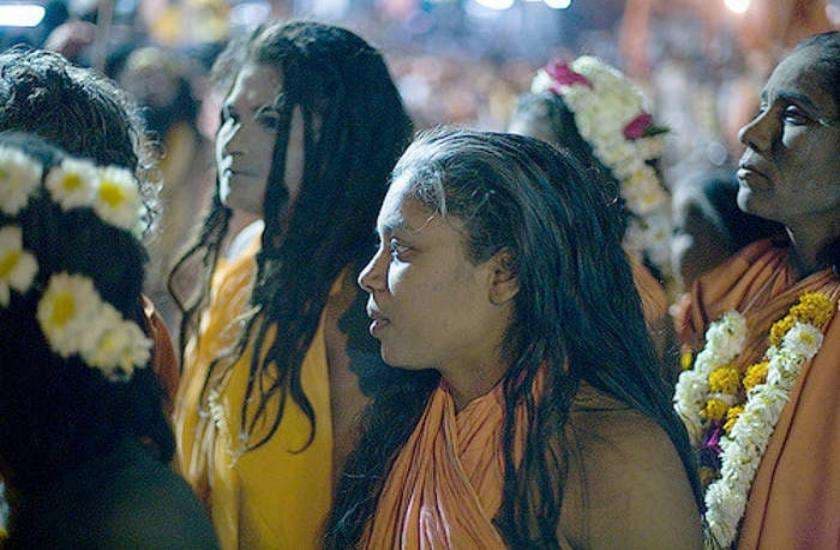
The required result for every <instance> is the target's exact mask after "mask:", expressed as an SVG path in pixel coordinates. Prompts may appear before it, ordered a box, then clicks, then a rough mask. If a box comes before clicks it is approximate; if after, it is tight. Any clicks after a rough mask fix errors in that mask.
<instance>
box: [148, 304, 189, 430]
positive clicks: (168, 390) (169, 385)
mask: <svg viewBox="0 0 840 550" xmlns="http://www.w3.org/2000/svg"><path fill="white" fill-rule="evenodd" d="M142 305H143V315H144V316H145V320H146V332H147V334H148V335H149V337H150V338H151V339H152V369H153V370H154V372H155V375H156V376H157V379H158V382H159V383H160V387H161V389H162V390H163V399H162V401H163V403H162V405H163V410H164V412H165V413H166V417H167V418H169V416H170V415H171V414H172V410H173V404H174V402H175V394H176V393H177V392H178V382H179V380H180V377H181V375H180V370H179V369H178V357H177V356H176V355H175V349H174V348H173V347H172V338H170V336H169V330H168V329H167V328H166V324H165V323H164V322H163V319H161V318H160V315H158V313H157V310H156V309H155V305H154V304H153V303H152V301H151V300H149V299H148V298H147V297H145V296H143V297H142Z"/></svg>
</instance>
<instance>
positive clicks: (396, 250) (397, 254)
mask: <svg viewBox="0 0 840 550" xmlns="http://www.w3.org/2000/svg"><path fill="white" fill-rule="evenodd" d="M388 248H389V249H390V250H391V257H392V258H394V259H397V260H403V259H405V255H406V254H407V253H408V251H409V250H410V248H409V247H407V246H405V245H404V244H400V243H399V242H398V241H396V240H392V241H391V242H390V243H389V245H388Z"/></svg>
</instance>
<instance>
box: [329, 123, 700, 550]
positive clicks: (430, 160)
mask: <svg viewBox="0 0 840 550" xmlns="http://www.w3.org/2000/svg"><path fill="white" fill-rule="evenodd" d="M591 177H592V172H590V171H588V170H586V169H585V168H584V167H583V166H582V165H581V163H580V162H579V161H578V160H577V159H576V158H575V157H574V156H573V155H571V154H569V153H568V152H565V151H561V150H558V149H555V148H554V147H551V146H550V145H548V144H545V143H543V142H541V141H538V140H535V139H531V138H527V137H522V136H515V135H511V134H494V133H480V132H472V131H457V130H442V131H437V132H433V133H429V134H425V135H423V136H422V137H420V138H419V139H418V140H417V141H415V142H414V144H413V145H411V146H410V147H409V149H408V150H407V151H406V153H405V154H404V155H403V157H402V159H401V160H400V162H399V163H398V165H397V167H396V169H395V172H394V178H409V181H410V185H413V190H414V195H413V196H414V197H415V198H417V199H418V200H420V201H421V202H422V203H423V204H426V205H427V206H428V207H429V209H430V210H432V211H435V212H437V213H438V214H440V215H442V216H454V217H456V218H457V219H458V220H459V221H461V222H462V223H463V226H464V232H465V237H464V238H465V243H466V249H467V252H468V254H469V259H470V261H472V262H475V263H480V262H484V261H486V260H488V259H489V258H491V257H492V256H494V255H495V254H497V253H499V252H501V251H507V252H508V253H509V254H510V255H511V258H512V259H511V266H510V267H511V269H512V270H513V271H514V272H515V273H516V274H517V278H518V283H519V292H518V294H517V296H516V298H515V300H516V301H515V313H514V319H513V320H512V321H511V324H510V327H509V330H508V333H507V334H506V336H505V340H504V345H503V357H504V358H505V359H506V360H507V362H508V363H509V365H510V367H509V370H508V371H507V373H506V374H505V376H504V378H503V380H502V385H503V391H504V396H505V407H506V411H505V424H504V431H503V434H504V435H503V442H504V443H503V445H504V456H505V482H504V490H503V503H502V506H501V509H500V511H499V512H498V515H497V516H496V518H495V520H494V521H495V524H496V526H497V528H498V529H499V531H500V532H501V533H502V535H503V537H504V539H505V542H506V543H507V544H508V545H509V546H511V547H515V548H556V547H558V541H557V538H556V531H557V526H558V522H559V519H560V509H561V506H562V499H563V487H564V483H565V478H566V474H567V466H568V460H567V453H566V451H565V449H567V446H566V445H564V444H563V440H564V430H565V429H566V424H567V421H568V419H569V414H570V410H571V407H572V401H573V399H574V397H575V395H576V393H577V391H578V388H579V386H580V383H581V381H586V382H588V383H589V384H591V385H592V386H594V387H595V388H597V389H599V390H600V391H602V392H605V393H606V394H608V395H610V396H612V397H614V398H616V399H618V400H620V401H622V402H623V403H625V404H626V405H627V406H628V407H630V408H631V409H634V410H636V411H638V412H640V413H641V414H643V415H644V416H646V417H648V418H650V419H651V420H653V421H654V422H656V423H657V424H658V425H659V426H661V427H662V429H664V430H665V432H666V433H667V434H668V437H669V438H670V439H671V441H672V442H673V444H674V447H675V448H676V449H677V451H678V452H679V455H680V457H681V458H682V461H683V463H684V465H685V469H686V472H687V476H688V479H689V480H690V481H691V483H692V487H693V489H694V494H695V497H696V499H697V503H698V507H699V506H700V503H701V492H700V485H699V483H698V482H697V479H696V475H695V469H694V464H695V463H694V456H693V453H692V451H691V448H690V446H689V443H688V438H687V436H686V432H685V428H684V427H683V425H682V423H681V422H680V421H679V419H678V418H677V416H676V415H675V413H674V411H673V409H672V407H671V403H670V400H669V398H668V391H667V389H666V388H665V387H664V384H663V382H662V381H661V380H660V379H659V376H658V372H659V369H658V367H657V365H658V361H657V359H656V355H655V353H654V351H653V346H652V344H651V342H650V339H649V336H648V333H647V329H646V326H645V322H644V319H643V317H642V309H641V303H640V300H639V297H638V293H637V292H636V291H635V287H634V285H633V279H632V275H631V269H630V266H629V264H628V261H627V258H626V255H625V254H624V252H623V250H622V249H621V244H620V240H619V237H620V232H619V231H618V229H617V227H618V225H619V224H618V221H617V219H616V216H615V213H614V212H611V211H610V210H608V209H605V208H603V207H602V204H603V201H604V197H603V196H601V186H600V185H598V184H596V185H593V182H592V181H584V180H585V179H587V178H591ZM544 366H546V367H547V370H546V379H545V380H546V383H545V389H544V390H543V391H544V393H543V395H542V396H540V398H538V399H535V398H534V396H533V395H532V391H531V388H532V387H533V383H534V380H535V377H536V376H537V373H538V371H540V370H541V369H542V368H543V367H544ZM402 372H403V381H402V383H398V384H394V385H393V386H392V387H391V388H390V391H386V392H383V393H382V394H381V395H377V396H376V398H375V399H374V401H373V403H372V404H371V405H370V406H369V408H368V409H367V411H366V413H365V421H364V424H363V432H362V436H361V439H360V441H359V443H358V445H357V447H356V449H355V450H354V452H353V453H352V454H351V455H350V457H349V458H348V460H347V463H346V466H345V469H344V472H343V475H342V477H341V479H340V482H339V485H338V489H337V491H336V496H335V502H334V506H333V510H332V512H331V515H330V517H329V519H328V523H327V527H326V531H325V533H326V534H325V537H326V545H327V547H329V548H350V547H354V546H355V545H357V544H358V541H359V540H360V537H361V536H362V534H363V531H364V529H365V526H366V524H367V523H368V522H369V521H370V520H371V518H372V516H373V514H374V512H375V510H376V506H377V501H378V498H379V493H380V491H381V489H382V487H383V485H384V482H385V480H386V479H387V477H388V470H389V468H390V467H391V464H392V462H393V460H394V458H395V457H396V456H397V455H398V454H399V452H400V449H401V448H402V446H403V445H404V443H405V441H406V440H407V438H408V437H409V435H410V434H411V432H412V431H413V429H414V427H415V426H416V424H417V422H418V420H419V418H420V416H421V415H422V413H423V411H424V409H425V406H426V403H427V401H428V398H429V396H430V395H431V393H432V391H433V390H434V389H435V387H436V386H437V384H438V382H439V374H438V373H437V372H436V371H425V372H411V371H402ZM521 404H524V406H525V408H526V415H527V418H528V426H529V427H528V432H527V435H526V444H525V450H524V457H523V459H522V462H521V464H520V465H518V466H517V465H516V464H515V462H514V458H513V448H514V444H513V443H514V435H515V434H514V431H515V425H514V420H513V419H514V418H515V416H516V415H515V414H514V412H515V409H516V407H517V406H519V405H521Z"/></svg>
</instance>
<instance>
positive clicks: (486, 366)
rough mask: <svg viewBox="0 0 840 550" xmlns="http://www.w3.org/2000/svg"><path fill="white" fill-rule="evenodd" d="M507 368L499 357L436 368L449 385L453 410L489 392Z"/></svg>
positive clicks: (457, 409)
mask: <svg viewBox="0 0 840 550" xmlns="http://www.w3.org/2000/svg"><path fill="white" fill-rule="evenodd" d="M507 370H508V365H507V363H505V362H504V361H502V360H501V359H500V358H499V357H489V358H485V359H481V358H474V359H472V360H470V361H463V360H462V361H457V362H453V363H451V364H447V365H446V366H445V367H441V368H439V369H438V371H440V374H441V376H442V377H443V379H444V380H445V381H446V383H447V384H448V385H449V390H450V393H451V395H452V400H453V401H454V402H455V412H460V411H462V410H463V409H464V408H465V407H466V406H467V405H469V403H470V402H471V401H473V400H475V399H477V398H479V397H481V396H482V395H486V394H488V393H490V391H491V390H492V389H493V388H494V387H496V384H498V383H499V381H500V380H501V379H502V377H503V376H504V375H505V373H506V372H507Z"/></svg>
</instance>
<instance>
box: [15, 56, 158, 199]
mask: <svg viewBox="0 0 840 550" xmlns="http://www.w3.org/2000/svg"><path fill="white" fill-rule="evenodd" d="M0 131H3V132H27V133H31V134H34V135H36V136H38V137H40V138H42V139H45V140H46V141H48V142H50V143H52V144H53V145H55V146H57V147H60V148H61V149H63V150H65V151H67V152H68V153H69V154H71V155H75V156H80V157H86V158H90V159H92V160H93V161H95V162H96V163H98V164H103V165H116V166H121V167H123V168H125V169H128V170H130V171H131V172H133V173H134V174H135V176H137V177H138V179H139V181H140V184H141V194H142V196H143V199H144V202H146V203H147V205H150V206H151V205H152V204H153V201H154V195H155V193H154V187H153V185H151V183H149V182H148V181H147V179H148V178H147V177H146V176H147V172H148V170H149V169H150V168H151V162H152V161H151V157H150V152H149V150H147V147H146V140H145V134H144V128H143V124H142V121H141V119H140V117H139V115H138V111H137V107H136V106H135V104H134V103H133V102H132V100H131V99H130V98H129V97H128V96H127V95H126V94H125V93H124V92H122V91H121V90H120V89H119V88H117V87H116V86H115V85H114V84H113V83H112V82H111V81H109V80H107V79H106V78H104V77H102V76H100V75H99V74H97V73H96V72H95V71H93V70H92V69H85V68H81V67H77V66H75V65H73V64H72V63H70V62H69V61H67V60H66V59H65V58H63V57H62V56H61V55H59V54H57V53H53V52H48V51H43V50H31V49H27V48H23V47H18V48H12V49H10V50H7V51H5V52H3V53H2V54H0Z"/></svg>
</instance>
